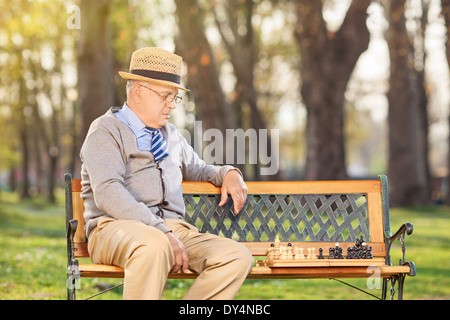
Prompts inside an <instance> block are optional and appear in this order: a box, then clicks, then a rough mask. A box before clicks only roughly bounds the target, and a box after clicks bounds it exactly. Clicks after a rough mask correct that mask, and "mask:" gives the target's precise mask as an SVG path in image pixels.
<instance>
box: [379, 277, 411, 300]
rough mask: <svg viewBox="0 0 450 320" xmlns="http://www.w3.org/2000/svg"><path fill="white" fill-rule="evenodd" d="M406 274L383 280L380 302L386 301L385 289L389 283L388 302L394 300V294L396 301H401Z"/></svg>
mask: <svg viewBox="0 0 450 320" xmlns="http://www.w3.org/2000/svg"><path fill="white" fill-rule="evenodd" d="M405 278H406V274H399V275H395V276H392V277H391V278H385V279H383V289H382V296H381V299H382V300H387V289H388V286H389V283H390V290H389V293H390V300H394V297H395V294H396V293H397V299H398V300H403V288H404V284H405ZM396 283H397V290H396V289H395V284H396Z"/></svg>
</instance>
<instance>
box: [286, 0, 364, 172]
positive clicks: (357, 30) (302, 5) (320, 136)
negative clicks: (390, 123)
mask: <svg viewBox="0 0 450 320" xmlns="http://www.w3.org/2000/svg"><path fill="white" fill-rule="evenodd" d="M296 4H297V8H296V11H297V23H296V29H295V35H296V38H297V41H298V45H299V48H300V55H301V63H300V75H301V78H302V85H301V95H302V98H303V101H304V103H305V105H306V109H307V127H306V139H307V159H306V166H305V175H304V178H305V179H306V180H328V179H330V180H332V179H346V178H347V173H346V157H345V149H344V100H345V98H344V94H345V91H346V88H347V83H348V81H349V79H350V76H351V74H352V72H353V69H354V67H355V65H356V63H357V61H358V59H359V57H360V55H361V54H362V53H363V52H364V51H365V50H366V49H367V48H368V45H369V40H370V35H369V31H368V29H367V25H366V18H367V8H368V6H369V4H370V0H353V1H352V2H351V4H350V7H349V9H348V11H347V14H346V16H345V19H344V21H343V22H342V25H341V27H340V28H339V30H337V31H336V32H332V31H330V30H328V29H327V25H326V22H325V20H324V18H323V15H322V9H323V1H318V0H297V2H296Z"/></svg>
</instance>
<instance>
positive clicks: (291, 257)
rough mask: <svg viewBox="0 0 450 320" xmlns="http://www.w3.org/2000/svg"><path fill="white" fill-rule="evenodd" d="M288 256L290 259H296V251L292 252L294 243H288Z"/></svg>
mask: <svg viewBox="0 0 450 320" xmlns="http://www.w3.org/2000/svg"><path fill="white" fill-rule="evenodd" d="M287 258H288V259H289V260H292V259H294V253H293V252H292V244H290V243H289V244H288V247H287Z"/></svg>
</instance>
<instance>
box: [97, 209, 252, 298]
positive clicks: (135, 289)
mask: <svg viewBox="0 0 450 320" xmlns="http://www.w3.org/2000/svg"><path fill="white" fill-rule="evenodd" d="M165 223H166V225H167V226H168V227H169V228H171V229H172V232H173V234H174V235H175V236H177V237H178V239H179V240H180V241H181V242H182V243H183V245H184V247H185V249H186V252H187V254H188V258H189V269H190V270H191V271H194V272H196V273H198V277H197V279H196V280H195V282H194V283H193V284H192V286H191V287H190V289H189V290H188V292H187V293H186V295H185V296H184V299H191V300H194V299H195V300H203V299H222V300H225V299H233V298H234V296H235V295H236V294H237V292H238V290H239V288H240V287H241V285H242V283H243V282H244V280H245V278H246V277H247V275H248V273H249V272H250V270H251V268H252V266H253V257H252V256H251V253H250V252H249V251H248V249H247V248H246V247H245V246H243V245H241V244H240V243H238V242H236V241H233V240H231V239H227V238H222V237H218V236H215V235H211V234H203V233H200V232H199V231H198V229H197V228H196V227H194V226H192V225H190V224H188V223H187V222H185V221H184V220H181V219H166V220H165ZM88 250H89V254H90V256H91V260H92V262H93V263H98V264H111V265H117V266H120V267H122V268H124V270H125V279H124V289H123V299H133V300H137V299H160V298H161V296H162V293H163V291H164V286H165V284H166V281H167V276H168V273H169V272H170V269H171V267H172V261H173V253H172V247H171V246H170V244H169V241H168V239H167V237H166V235H165V234H163V233H162V232H161V231H160V230H158V229H156V228H154V227H151V226H147V225H145V224H144V223H142V222H139V221H134V220H115V219H112V218H103V217H102V218H100V219H99V221H98V224H97V227H96V228H95V229H94V230H93V231H92V232H91V234H90V235H89V243H88Z"/></svg>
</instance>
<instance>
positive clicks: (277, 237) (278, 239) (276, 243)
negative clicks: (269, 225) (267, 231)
mask: <svg viewBox="0 0 450 320" xmlns="http://www.w3.org/2000/svg"><path fill="white" fill-rule="evenodd" d="M279 247H280V237H279V236H278V234H277V236H276V237H275V248H279Z"/></svg>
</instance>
